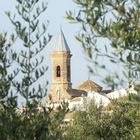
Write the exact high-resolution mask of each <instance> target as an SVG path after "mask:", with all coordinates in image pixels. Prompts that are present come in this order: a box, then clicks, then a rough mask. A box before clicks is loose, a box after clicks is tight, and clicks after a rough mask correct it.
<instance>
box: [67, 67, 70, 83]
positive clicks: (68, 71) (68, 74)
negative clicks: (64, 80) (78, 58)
mask: <svg viewBox="0 0 140 140" xmlns="http://www.w3.org/2000/svg"><path fill="white" fill-rule="evenodd" d="M67 69H68V70H67V77H68V80H70V66H69V65H68V66H67Z"/></svg>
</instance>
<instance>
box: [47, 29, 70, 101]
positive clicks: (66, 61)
mask: <svg viewBox="0 0 140 140" xmlns="http://www.w3.org/2000/svg"><path fill="white" fill-rule="evenodd" d="M71 56H72V55H71V52H70V49H69V46H68V44H67V42H66V39H65V36H64V34H63V32H62V30H61V31H60V34H59V36H58V38H57V40H56V44H55V48H54V50H53V51H52V53H51V60H52V83H51V90H50V93H49V97H50V98H51V100H52V101H53V102H59V101H62V100H65V99H70V98H71V96H70V93H69V91H70V90H71V89H72V83H71Z"/></svg>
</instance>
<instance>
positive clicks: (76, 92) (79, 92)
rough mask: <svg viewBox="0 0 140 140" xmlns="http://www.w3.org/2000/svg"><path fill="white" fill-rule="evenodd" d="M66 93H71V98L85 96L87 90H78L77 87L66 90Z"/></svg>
mask: <svg viewBox="0 0 140 140" xmlns="http://www.w3.org/2000/svg"><path fill="white" fill-rule="evenodd" d="M67 91H68V93H69V94H70V95H71V97H72V98H75V97H81V96H86V95H87V92H86V91H85V90H80V89H79V90H78V89H71V90H67Z"/></svg>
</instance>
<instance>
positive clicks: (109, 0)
mask: <svg viewBox="0 0 140 140" xmlns="http://www.w3.org/2000/svg"><path fill="white" fill-rule="evenodd" d="M74 3H75V4H76V5H77V10H76V12H72V11H69V12H67V13H66V15H67V19H68V20H69V21H70V22H74V23H80V25H81V30H80V32H79V34H78V35H77V36H76V39H77V40H78V41H79V42H80V43H81V46H82V48H83V49H84V50H85V53H86V55H87V56H88V58H89V59H90V61H91V62H92V64H94V69H93V71H94V70H95V67H97V66H99V67H100V68H102V69H107V70H108V68H107V67H106V65H104V64H101V63H99V62H101V61H99V58H101V57H106V56H107V60H108V59H109V60H110V62H112V63H114V64H117V63H121V64H123V65H124V70H123V75H124V76H125V77H126V78H127V79H128V80H129V81H131V80H135V79H136V80H138V78H139V72H140V61H139V60H140V53H139V51H140V40H139V38H140V20H139V16H140V1H139V0H74ZM99 39H101V41H102V44H103V46H102V47H99V46H98V40H99ZM106 41H108V44H106V43H104V42H106ZM94 72H95V71H94ZM116 74H117V76H116ZM110 78H111V79H112V80H111V82H112V81H113V82H115V79H118V72H116V73H115V75H113V76H111V72H110V73H109V76H108V77H107V79H110ZM119 78H120V77H119ZM105 81H106V79H105ZM106 82H107V81H106ZM116 82H117V81H116ZM113 84H115V83H113ZM121 84H122V83H121Z"/></svg>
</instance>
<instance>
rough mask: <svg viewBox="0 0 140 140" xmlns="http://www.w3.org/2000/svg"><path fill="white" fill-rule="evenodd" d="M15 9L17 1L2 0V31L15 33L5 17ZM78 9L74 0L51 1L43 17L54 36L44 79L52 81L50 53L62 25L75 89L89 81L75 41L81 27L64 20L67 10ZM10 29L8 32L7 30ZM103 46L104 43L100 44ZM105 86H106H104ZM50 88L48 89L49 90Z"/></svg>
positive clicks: (48, 50)
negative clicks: (69, 51) (70, 56)
mask: <svg viewBox="0 0 140 140" xmlns="http://www.w3.org/2000/svg"><path fill="white" fill-rule="evenodd" d="M14 9H15V0H2V2H1V5H0V21H1V22H0V23H1V24H0V31H8V32H9V33H11V32H12V31H13V28H12V25H11V23H10V21H9V19H8V18H7V16H6V15H5V13H4V12H5V11H9V10H10V11H12V12H14ZM74 9H76V7H75V5H74V3H73V2H72V0H49V1H48V9H47V11H46V12H45V14H44V15H43V18H42V21H46V20H49V21H50V25H49V28H48V32H49V33H50V34H52V35H53V38H52V40H51V42H50V43H49V44H48V46H47V49H46V51H45V52H44V53H45V56H46V61H45V63H46V65H48V66H49V70H48V72H47V74H46V77H44V78H45V79H46V80H48V81H49V83H50V81H51V59H50V52H51V50H52V49H53V47H54V45H55V39H56V37H57V35H58V33H59V29H60V25H61V26H62V29H63V32H64V34H65V37H66V40H67V42H68V45H69V47H70V49H71V53H72V55H73V56H72V61H71V69H72V74H71V75H72V83H73V88H75V87H76V86H78V85H79V84H80V83H81V82H83V81H84V80H87V79H88V68H87V62H86V60H85V58H84V54H83V53H82V49H81V48H80V47H79V46H80V44H79V43H78V42H77V41H76V40H75V38H74V36H75V35H76V34H77V33H78V31H79V30H80V27H79V26H78V25H75V24H69V23H68V21H67V20H66V19H65V18H64V17H65V11H66V10H74ZM7 29H8V30H7ZM100 45H102V43H101V44H100ZM91 80H93V81H95V82H96V83H98V84H100V85H101V86H102V85H103V84H102V83H101V81H100V78H99V77H98V78H97V77H94V76H91ZM104 86H105V85H104ZM49 87H50V86H49ZM49 87H48V89H49Z"/></svg>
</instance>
